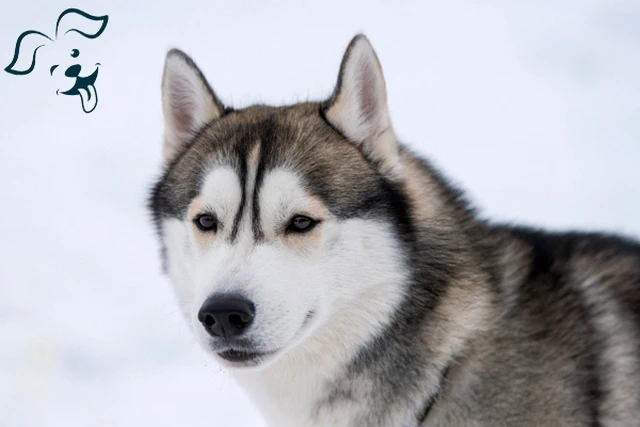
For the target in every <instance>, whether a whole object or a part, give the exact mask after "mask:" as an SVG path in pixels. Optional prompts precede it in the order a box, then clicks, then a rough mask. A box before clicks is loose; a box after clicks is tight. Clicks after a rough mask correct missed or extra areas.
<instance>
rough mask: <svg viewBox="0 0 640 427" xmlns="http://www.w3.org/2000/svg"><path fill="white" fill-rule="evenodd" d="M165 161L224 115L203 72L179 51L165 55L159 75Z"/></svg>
mask: <svg viewBox="0 0 640 427" xmlns="http://www.w3.org/2000/svg"><path fill="white" fill-rule="evenodd" d="M162 112H163V114H164V146H163V154H164V159H165V162H166V163H168V162H169V161H171V160H172V159H173V158H174V156H175V155H176V154H178V153H179V152H181V151H182V150H183V149H184V148H186V147H187V146H188V145H189V144H190V143H191V142H192V140H193V138H194V137H195V135H196V133H197V132H198V131H199V130H200V129H201V128H202V127H203V126H205V125H206V124H208V123H209V122H211V121H212V120H215V119H218V118H220V117H221V116H222V114H223V113H224V106H223V105H222V103H221V102H220V101H219V100H218V98H217V97H216V95H215V93H214V92H213V89H211V86H209V83H207V79H205V77H204V75H203V74H202V71H200V69H199V68H198V67H197V66H196V64H195V63H194V62H193V60H192V59H191V58H189V56H187V54H185V53H184V52H182V51H181V50H178V49H172V50H170V51H169V53H167V59H166V61H165V65H164V74H163V76H162Z"/></svg>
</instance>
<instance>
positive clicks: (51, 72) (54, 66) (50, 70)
mask: <svg viewBox="0 0 640 427" xmlns="http://www.w3.org/2000/svg"><path fill="white" fill-rule="evenodd" d="M58 67H59V64H56V65H53V66H51V68H49V74H51V75H52V76H53V72H54V71H55V70H56V68H58Z"/></svg>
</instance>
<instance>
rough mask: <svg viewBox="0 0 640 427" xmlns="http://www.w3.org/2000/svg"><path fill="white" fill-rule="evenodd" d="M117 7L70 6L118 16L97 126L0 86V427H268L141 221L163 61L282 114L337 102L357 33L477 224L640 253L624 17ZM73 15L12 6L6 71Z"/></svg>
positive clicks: (639, 117) (597, 1)
mask: <svg viewBox="0 0 640 427" xmlns="http://www.w3.org/2000/svg"><path fill="white" fill-rule="evenodd" d="M128 3H133V2H124V1H113V2H95V3H91V2H88V1H77V2H75V4H74V5H73V6H75V7H79V8H81V9H84V10H85V11H87V12H89V13H93V14H97V15H98V14H109V16H110V22H109V25H108V27H107V29H106V31H105V33H104V34H103V35H102V36H101V37H100V38H98V39H96V40H95V41H92V42H91V43H90V44H89V45H87V46H89V47H87V49H90V52H91V54H93V55H95V56H96V58H99V59H98V61H99V62H101V63H102V69H101V74H100V76H99V79H98V81H97V84H96V86H97V87H98V91H99V95H100V104H99V105H98V108H97V110H96V111H95V112H94V113H92V114H88V115H87V114H84V113H82V112H81V110H80V105H79V100H78V99H77V98H75V97H73V98H72V97H64V96H56V95H55V89H57V87H56V86H55V84H56V82H55V81H54V79H52V78H51V77H49V74H48V67H41V68H40V69H37V70H36V71H35V72H34V73H33V74H31V75H28V76H12V75H9V74H7V73H4V72H0V144H2V146H1V151H0V183H1V184H0V203H1V207H2V209H1V210H0V211H1V212H2V216H1V219H0V260H2V261H1V264H0V427H22V426H34V427H35V426H38V427H40V426H64V427H76V426H77V427H86V426H141V425H153V426H156V427H161V426H177V425H183V426H227V425H236V426H261V425H262V424H261V421H260V418H259V416H258V415H257V413H256V412H255V410H254V409H252V407H251V406H250V404H249V403H248V402H247V400H246V398H245V397H244V395H243V394H242V392H241V391H240V390H239V389H238V388H237V387H236V386H235V384H234V383H233V381H232V379H231V378H230V377H229V376H228V375H226V374H225V373H223V372H222V371H221V370H220V369H219V368H218V367H217V366H216V364H215V362H212V361H208V360H207V359H206V357H205V356H203V355H202V354H201V353H200V351H199V350H198V349H197V348H196V346H195V345H194V343H193V340H192V338H191V336H190V333H189V331H188V330H187V328H186V327H185V326H184V325H183V323H182V320H181V318H180V317H179V314H178V312H177V310H176V306H175V305H174V302H173V295H172V294H171V290H170V287H169V285H168V282H167V281H166V279H165V278H164V277H162V276H161V274H160V266H159V260H158V256H157V247H156V241H155V240H154V236H153V231H152V229H151V227H150V225H149V223H148V221H147V216H146V212H145V210H144V202H145V200H144V199H145V197H146V192H147V189H148V186H149V184H150V183H151V182H152V179H153V177H154V176H155V175H156V174H157V172H158V171H159V164H160V137H161V111H160V104H159V100H160V90H159V89H160V88H159V86H160V76H161V69H162V63H163V59H164V58H163V56H164V53H165V51H166V50H167V49H168V48H169V47H172V46H178V47H181V48H183V49H184V50H186V51H187V52H188V53H190V54H192V55H193V56H194V58H195V59H196V61H197V62H198V64H199V65H200V66H201V68H202V69H203V70H204V71H205V73H206V74H207V76H208V78H209V80H210V82H211V83H212V85H213V86H214V88H215V89H216V90H217V92H218V94H219V95H220V97H221V98H222V99H223V100H225V101H227V102H228V103H231V104H233V105H235V106H242V105H247V104H249V103H251V102H255V101H263V102H270V103H279V104H281V103H289V102H293V101H296V100H301V99H306V98H308V97H311V98H319V97H322V96H325V95H327V94H328V93H329V92H330V90H331V88H332V85H333V83H334V80H335V77H336V73H337V67H338V64H339V61H340V57H341V55H342V51H343V49H344V47H345V46H346V44H347V42H348V41H349V39H350V38H351V36H352V35H353V34H354V33H356V32H360V31H363V32H365V33H366V34H368V35H369V37H370V39H371V40H372V42H373V44H374V46H375V47H376V49H377V51H378V54H379V57H380V58H381V61H382V64H383V67H384V71H385V75H386V78H387V82H388V91H389V99H390V104H391V113H392V117H393V120H394V124H395V126H396V129H397V131H398V134H399V135H400V136H401V138H402V139H403V140H404V141H406V142H408V143H409V144H410V145H412V146H413V147H415V148H416V149H418V150H420V151H421V152H423V153H424V154H425V155H428V156H430V157H431V158H433V159H435V160H436V163H437V164H438V165H440V166H441V167H442V168H443V169H444V170H445V171H447V172H448V174H449V175H450V176H451V177H453V178H454V179H455V180H456V182H459V183H462V184H463V186H464V188H466V189H467V190H468V191H469V193H470V195H471V197H472V199H473V200H474V201H475V202H476V204H478V205H479V206H480V207H481V208H482V210H483V213H484V214H485V215H486V216H492V217H495V218H499V219H505V220H513V221H520V222H524V223H527V224H536V225H544V226H548V227H552V228H554V229H560V228H566V227H570V228H578V227H580V228H588V229H598V230H612V231H618V232H624V233H627V234H630V235H635V236H640V167H638V164H639V162H640V78H639V77H638V76H640V3H639V2H637V1H635V0H629V1H613V0H612V1H601V0H593V1H577V0H575V1H570V0H564V1H520V2H502V1H498V0H493V1H488V2H481V4H480V3H478V2H466V1H459V0H450V1H440V2H435V1H431V2H423V1H416V2H394V3H396V4H395V5H393V6H392V5H391V4H390V3H389V4H388V5H382V3H376V4H372V3H375V2H366V1H362V2H358V3H355V2H354V3H349V4H343V3H346V2H328V1H323V2H315V3H314V4H313V6H312V5H309V6H302V5H299V4H298V3H293V2H280V3H275V2H260V3H259V4H258V3H255V4H254V3H250V2H247V1H239V2H236V1H234V2H231V1H228V2H224V3H216V2H211V1H203V2H201V3H200V4H197V3H195V2H193V3H191V4H185V3H186V2H180V3H179V2H157V1H156V2H150V1H149V2H146V4H144V3H143V2H137V4H136V5H135V6H132V5H130V4H128ZM70 6H71V5H70V4H68V3H65V2H60V1H48V2H44V1H42V2H41V3H37V2H15V1H14V2H11V3H10V4H9V3H8V4H7V5H6V6H3V7H2V13H0V61H1V62H2V63H1V64H0V65H2V68H4V66H5V65H7V64H8V63H9V61H10V59H11V54H12V52H13V47H14V43H15V39H16V38H17V36H18V35H19V34H20V33H21V32H22V31H24V30H27V29H34V28H37V29H42V30H43V31H49V32H51V30H52V29H53V27H54V24H55V19H56V17H57V16H58V14H59V13H60V12H61V11H62V10H63V9H65V8H67V7H70ZM60 49H63V48H60ZM65 49H66V48H65ZM85 52H89V51H85ZM57 54H60V51H56V50H55V49H54V50H52V51H50V52H48V53H45V52H44V50H43V55H44V56H43V58H47V57H48V58H53V57H55V55H57ZM62 54H66V51H65V52H63V53H62ZM47 55H48V56H47Z"/></svg>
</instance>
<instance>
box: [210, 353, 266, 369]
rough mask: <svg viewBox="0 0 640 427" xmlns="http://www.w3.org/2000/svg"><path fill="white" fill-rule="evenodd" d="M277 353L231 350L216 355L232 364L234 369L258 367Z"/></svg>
mask: <svg viewBox="0 0 640 427" xmlns="http://www.w3.org/2000/svg"><path fill="white" fill-rule="evenodd" d="M276 352H277V351H267V352H256V351H247V350H236V349H230V350H225V351H220V352H218V353H216V354H217V355H218V357H220V358H221V359H223V360H225V361H227V362H230V363H231V364H232V366H234V367H250V366H258V365H259V364H260V363H261V362H262V361H263V360H264V359H265V358H267V357H269V356H272V355H274V354H275V353H276Z"/></svg>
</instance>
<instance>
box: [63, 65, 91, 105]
mask: <svg viewBox="0 0 640 427" xmlns="http://www.w3.org/2000/svg"><path fill="white" fill-rule="evenodd" d="M96 65H98V64H96ZM97 78H98V68H97V67H96V70H95V71H94V72H93V73H91V74H90V75H88V76H86V77H80V76H78V77H76V82H75V84H74V85H73V87H72V88H71V89H69V90H67V91H65V92H60V93H61V94H63V95H78V96H80V99H81V101H82V110H83V111H84V112H85V113H90V112H92V111H93V110H95V108H96V106H97V105H98V91H97V90H96V87H95V82H96V79H97Z"/></svg>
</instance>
